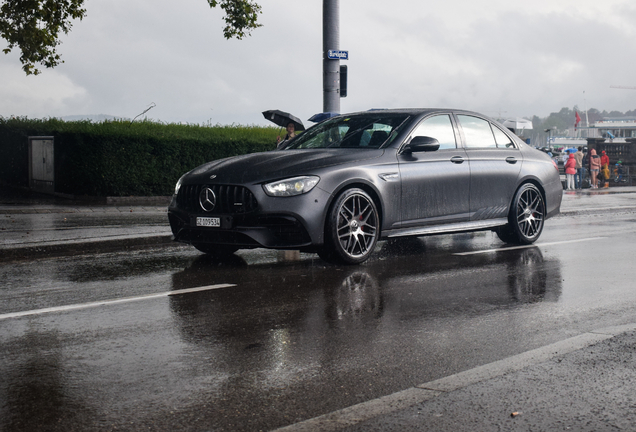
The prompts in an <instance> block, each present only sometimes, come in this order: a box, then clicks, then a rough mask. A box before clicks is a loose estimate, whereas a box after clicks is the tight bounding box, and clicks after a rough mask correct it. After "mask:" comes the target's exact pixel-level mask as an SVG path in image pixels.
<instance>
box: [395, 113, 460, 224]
mask: <svg viewBox="0 0 636 432" xmlns="http://www.w3.org/2000/svg"><path fill="white" fill-rule="evenodd" d="M416 136H427V137H432V138H435V139H437V140H438V141H439V143H440V147H439V149H438V150H436V151H421V152H412V153H409V152H402V151H401V152H400V153H399V154H398V163H399V169H400V178H401V182H402V183H401V197H400V198H401V200H400V202H401V224H400V225H401V227H403V228H406V227H411V226H421V225H430V224H439V223H450V222H461V221H466V220H468V218H469V213H468V212H469V190H470V168H469V166H468V160H467V157H466V152H465V151H464V149H462V148H461V147H459V146H458V145H457V143H458V142H459V140H458V139H457V138H458V136H457V133H456V131H455V127H454V125H453V120H452V116H451V115H450V114H437V115H432V116H429V117H427V118H425V119H424V120H422V121H421V122H420V123H419V124H418V126H417V127H416V128H415V129H414V130H413V132H412V133H411V134H410V136H409V137H408V138H407V139H406V140H405V143H409V142H410V141H411V140H412V139H413V138H414V137H416Z"/></svg>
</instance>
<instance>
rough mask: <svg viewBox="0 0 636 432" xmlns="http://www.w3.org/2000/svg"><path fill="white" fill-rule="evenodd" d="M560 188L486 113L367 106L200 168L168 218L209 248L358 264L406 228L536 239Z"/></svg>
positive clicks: (178, 193) (178, 191)
mask: <svg viewBox="0 0 636 432" xmlns="http://www.w3.org/2000/svg"><path fill="white" fill-rule="evenodd" d="M562 193H563V189H562V186H561V181H560V179H559V172H558V169H557V167H556V166H555V165H554V163H553V162H552V160H551V159H550V158H549V157H548V156H547V155H546V154H545V153H543V152H540V151H538V150H536V149H534V148H531V147H529V146H528V145H526V144H525V143H524V142H522V141H521V140H520V139H519V138H517V137H516V136H515V135H514V134H512V133H511V132H510V131H509V130H507V129H506V128H505V127H504V126H502V125H501V124H499V123H498V122H496V121H494V120H492V119H490V118H488V117H486V116H483V115H480V114H477V113H474V112H469V111H462V110H452V109H401V110H372V111H366V112H359V113H353V114H343V115H340V116H337V117H332V118H330V119H328V120H325V121H324V122H322V123H319V124H317V125H315V126H313V127H311V128H309V129H307V130H306V131H305V132H304V133H302V134H301V135H299V136H297V137H296V138H294V139H293V140H291V141H290V142H289V143H288V145H287V146H286V147H285V148H284V149H282V150H274V151H270V152H265V153H254V154H249V155H243V156H236V157H231V158H227V159H222V160H216V161H212V162H209V163H206V164H204V165H202V166H200V167H198V168H195V169H194V170H192V171H190V172H188V173H186V174H185V175H183V176H182V177H181V178H180V179H179V181H178V182H177V185H176V187H175V193H174V196H173V199H172V202H171V203H170V206H169V208H168V217H169V221H170V226H171V228H172V232H173V234H174V238H175V240H177V241H180V242H185V243H189V244H191V245H192V246H194V247H195V248H197V249H199V250H200V251H202V252H205V253H208V254H213V255H217V256H222V255H227V254H232V253H234V252H235V251H236V250H238V249H246V248H259V247H263V248H272V249H299V250H302V251H308V252H316V253H318V254H319V255H320V257H321V258H323V259H325V260H326V261H330V262H340V263H346V264H357V263H361V262H364V261H365V260H367V259H368V258H369V256H370V255H371V254H372V253H373V250H374V248H375V246H376V243H377V242H378V240H382V239H389V238H396V237H404V236H425V235H433V234H442V233H458V232H465V231H480V230H492V231H495V232H496V233H497V235H498V236H499V238H500V239H501V240H502V241H504V242H506V243H516V244H531V243H533V242H534V241H536V240H537V239H538V238H539V236H540V235H541V232H542V230H543V226H544V223H545V220H546V219H548V218H549V217H551V216H554V215H556V214H558V213H559V209H560V206H561V199H562Z"/></svg>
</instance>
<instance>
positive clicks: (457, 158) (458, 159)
mask: <svg viewBox="0 0 636 432" xmlns="http://www.w3.org/2000/svg"><path fill="white" fill-rule="evenodd" d="M451 162H452V163H456V164H460V163H463V162H464V158H463V157H461V156H453V157H452V158H451Z"/></svg>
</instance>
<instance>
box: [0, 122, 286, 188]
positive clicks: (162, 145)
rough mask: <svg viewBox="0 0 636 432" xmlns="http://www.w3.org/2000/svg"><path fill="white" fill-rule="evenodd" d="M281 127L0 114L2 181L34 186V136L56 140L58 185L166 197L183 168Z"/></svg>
mask: <svg viewBox="0 0 636 432" xmlns="http://www.w3.org/2000/svg"><path fill="white" fill-rule="evenodd" d="M278 130H279V129H278V128H274V127H260V126H214V127H208V126H199V125H182V124H163V123H158V122H153V121H141V122H134V123H132V124H131V122H129V121H123V120H114V121H104V122H100V123H93V122H91V121H73V122H64V121H61V120H58V119H53V118H51V119H42V120H38V119H27V118H11V119H5V118H2V117H0V154H1V155H2V157H0V180H2V181H4V182H5V183H8V184H12V185H16V186H28V137H29V136H53V137H54V139H55V153H54V157H55V191H56V192H60V193H66V194H71V195H89V196H128V195H143V196H155V195H158V196H165V195H171V194H172V191H173V188H174V185H175V183H176V181H177V180H178V179H179V177H180V176H181V175H182V174H184V173H185V172H187V171H189V170H191V169H192V168H195V167H197V166H199V165H201V164H203V163H205V162H208V161H211V160H215V159H221V158H224V157H229V156H235V155H241V154H246V153H254V152H261V151H269V150H273V149H274V148H276V144H275V143H276V136H277V135H278Z"/></svg>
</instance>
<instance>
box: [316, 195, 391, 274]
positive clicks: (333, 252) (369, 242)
mask: <svg viewBox="0 0 636 432" xmlns="http://www.w3.org/2000/svg"><path fill="white" fill-rule="evenodd" d="M379 236H380V220H379V216H378V210H377V208H376V206H375V203H374V202H373V199H372V198H371V197H370V196H369V194H367V193H366V192H365V191H363V190H362V189H357V188H354V189H347V190H346V191H344V192H342V193H341V194H340V195H339V196H338V198H336V201H335V202H334V204H333V206H332V207H331V210H330V211H329V214H328V216H327V221H326V224H325V246H324V248H323V249H321V250H320V251H319V253H318V255H319V256H320V257H321V258H323V259H324V260H325V261H328V262H341V263H344V264H360V263H362V262H364V261H366V260H367V259H368V258H369V256H370V255H371V253H373V250H374V249H375V245H376V244H377V242H378V238H379Z"/></svg>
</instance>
